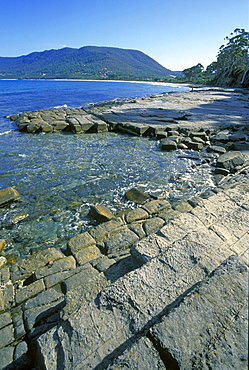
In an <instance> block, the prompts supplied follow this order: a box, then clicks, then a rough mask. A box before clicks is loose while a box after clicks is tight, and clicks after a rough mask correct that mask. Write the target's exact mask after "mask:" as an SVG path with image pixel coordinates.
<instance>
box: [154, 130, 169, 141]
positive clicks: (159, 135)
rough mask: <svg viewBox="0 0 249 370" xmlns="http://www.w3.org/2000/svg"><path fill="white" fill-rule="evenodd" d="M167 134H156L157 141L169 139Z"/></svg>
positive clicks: (163, 132)
mask: <svg viewBox="0 0 249 370" xmlns="http://www.w3.org/2000/svg"><path fill="white" fill-rule="evenodd" d="M167 135H168V134H167V132H166V131H158V132H157V133H156V140H162V139H166V137H167Z"/></svg>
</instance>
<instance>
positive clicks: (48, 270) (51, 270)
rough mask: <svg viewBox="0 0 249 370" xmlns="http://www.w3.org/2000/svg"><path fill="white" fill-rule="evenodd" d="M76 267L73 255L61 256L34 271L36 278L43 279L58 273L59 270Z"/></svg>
mask: <svg viewBox="0 0 249 370" xmlns="http://www.w3.org/2000/svg"><path fill="white" fill-rule="evenodd" d="M75 268H76V261H75V259H74V257H73V256H68V257H64V258H61V259H59V260H56V261H52V262H51V263H50V264H48V265H47V266H44V267H41V268H39V269H37V270H36V271H35V273H34V276H35V278H36V280H39V279H42V278H43V277H45V276H48V275H53V274H56V273H57V272H63V271H68V270H71V269H75Z"/></svg>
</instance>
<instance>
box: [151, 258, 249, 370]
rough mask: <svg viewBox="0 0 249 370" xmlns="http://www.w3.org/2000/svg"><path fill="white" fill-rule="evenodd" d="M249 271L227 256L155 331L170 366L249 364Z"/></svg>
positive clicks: (213, 366)
mask: <svg viewBox="0 0 249 370" xmlns="http://www.w3.org/2000/svg"><path fill="white" fill-rule="evenodd" d="M246 274H247V269H246V267H245V265H243V264H242V263H241V262H239V261H238V260H237V259H236V258H235V257H231V258H229V259H228V261H227V262H225V263H223V264H222V265H221V266H220V267H219V268H218V269H217V270H216V271H215V273H214V275H213V276H211V277H210V278H208V279H206V280H205V281H203V282H202V283H201V285H200V286H199V288H197V289H195V290H194V291H193V292H192V293H191V295H189V296H188V297H186V298H185V299H184V300H183V301H182V302H181V304H180V305H179V306H178V307H176V308H175V309H174V310H172V311H171V313H170V314H169V315H167V316H165V318H164V319H163V321H162V323H160V324H156V325H155V326H154V327H153V328H152V329H151V335H152V337H153V339H154V340H155V342H156V343H158V345H159V346H160V350H161V353H162V355H164V356H165V357H166V358H168V360H169V362H168V363H169V366H170V364H171V366H174V367H172V368H179V369H191V368H198V369H206V368H212V369H224V368H225V369H231V370H232V369H246V368H247V346H246V345H245V343H247V340H248V338H247V330H246V325H245V320H246V314H245V310H246V304H245V301H246V299H247V298H246V297H247V293H246V290H247V288H246V277H245V275H246ZM238 287H239V290H237V289H238ZM234 289H236V291H238V295H237V294H236V296H234V294H233V290H234ZM229 297H230V298H229ZM210 335H211V337H210Z"/></svg>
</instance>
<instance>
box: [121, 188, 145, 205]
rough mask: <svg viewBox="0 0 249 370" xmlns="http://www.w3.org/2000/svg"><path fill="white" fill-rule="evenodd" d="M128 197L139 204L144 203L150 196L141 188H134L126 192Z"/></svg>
mask: <svg viewBox="0 0 249 370" xmlns="http://www.w3.org/2000/svg"><path fill="white" fill-rule="evenodd" d="M125 197H126V199H128V200H130V201H132V202H135V203H137V204H144V203H145V202H146V201H147V200H148V199H150V196H149V195H148V194H145V193H144V192H143V191H142V190H141V189H136V188H132V189H130V190H128V191H127V192H126V193H125Z"/></svg>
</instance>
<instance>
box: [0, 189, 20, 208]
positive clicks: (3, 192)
mask: <svg viewBox="0 0 249 370" xmlns="http://www.w3.org/2000/svg"><path fill="white" fill-rule="evenodd" d="M17 199H20V194H19V193H18V191H17V190H15V189H14V188H12V187H9V188H5V189H0V207H1V206H4V205H5V204H7V203H10V202H13V201H15V200H17Z"/></svg>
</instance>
